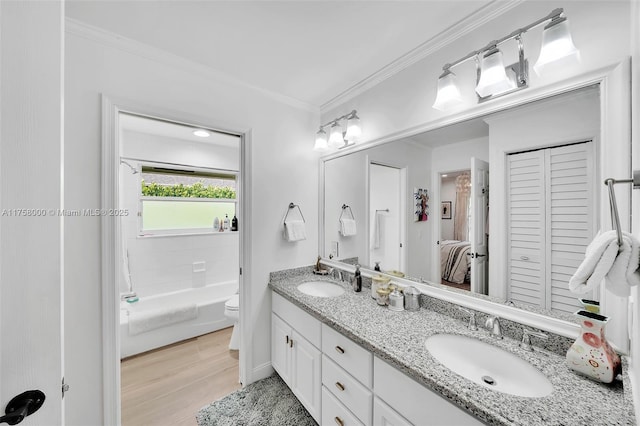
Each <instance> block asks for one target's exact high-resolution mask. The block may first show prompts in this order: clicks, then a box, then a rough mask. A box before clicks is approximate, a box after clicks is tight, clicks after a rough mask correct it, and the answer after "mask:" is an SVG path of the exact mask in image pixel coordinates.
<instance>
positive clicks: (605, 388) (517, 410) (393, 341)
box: [269, 269, 636, 426]
mask: <svg viewBox="0 0 640 426" xmlns="http://www.w3.org/2000/svg"><path fill="white" fill-rule="evenodd" d="M310 271H311V269H298V270H291V271H282V272H278V273H273V274H272V275H271V280H270V282H269V286H270V287H271V289H272V290H273V291H275V292H276V293H278V294H280V295H281V296H283V297H284V298H286V299H288V300H289V301H291V302H293V303H294V304H295V305H297V306H299V307H300V308H302V309H303V310H305V311H306V312H308V313H310V314H311V315H312V316H314V317H315V318H318V319H319V320H320V321H322V322H323V323H325V324H327V325H329V326H331V327H332V328H334V329H335V330H337V331H339V332H340V333H342V334H344V335H345V336H347V337H349V338H351V339H352V340H353V341H355V342H356V343H358V344H360V345H361V346H363V347H364V348H366V349H368V350H370V351H371V352H373V354H374V355H376V356H377V357H379V358H380V359H383V360H385V361H387V362H388V363H390V364H392V365H393V366H395V367H396V368H398V369H399V370H401V371H403V372H404V373H406V374H407V375H409V376H410V377H412V378H413V379H414V380H417V381H418V382H420V383H422V384H423V385H425V386H427V387H428V388H430V389H432V390H434V391H435V392H437V393H439V394H441V395H442V396H443V397H445V398H447V399H448V400H450V401H451V402H452V403H454V404H456V405H458V406H459V407H460V408H462V409H465V410H467V411H468V412H470V413H471V414H473V415H474V416H476V417H478V418H479V419H481V420H482V421H484V422H486V423H488V424H495V425H527V426H531V425H545V426H546V425H569V424H574V425H634V424H636V423H635V415H634V410H633V404H632V402H631V401H632V399H631V389H630V388H629V389H627V390H626V391H625V386H624V385H627V383H628V380H627V379H628V377H625V380H624V385H623V382H622V381H619V380H617V381H615V382H614V383H613V384H609V385H607V384H601V383H598V382H595V381H593V380H590V379H587V378H584V377H581V376H579V375H577V374H576V373H574V372H573V371H572V370H570V369H569V368H568V367H567V365H566V363H565V359H564V357H563V356H559V355H557V354H555V353H552V352H548V351H546V350H543V349H539V348H537V347H536V348H535V349H536V350H535V351H534V352H528V351H525V350H523V349H521V348H520V347H519V346H518V342H517V341H515V340H513V339H509V338H506V337H505V338H504V339H503V340H499V339H495V338H494V337H492V336H491V335H490V334H489V332H488V331H486V330H484V329H482V328H480V329H479V330H478V331H470V330H469V329H468V328H467V327H466V323H465V322H462V321H460V320H457V319H454V318H452V317H449V316H446V315H443V314H439V313H437V312H433V311H430V310H429V309H427V308H424V307H423V308H421V309H420V310H419V311H418V312H408V311H402V312H393V311H390V310H389V309H388V308H386V307H381V306H378V305H377V303H376V301H375V300H374V299H373V298H371V293H370V291H369V289H368V288H363V290H362V292H360V293H355V292H354V291H353V290H352V289H351V287H350V286H348V285H347V284H346V283H344V282H336V281H334V280H332V279H330V278H326V277H320V276H317V275H313V274H312V273H311V272H310ZM311 280H314V281H320V280H326V281H331V282H333V283H337V284H339V285H341V286H343V287H344V288H345V290H346V291H345V293H344V294H343V295H341V296H338V297H333V298H320V297H313V296H308V295H306V294H304V293H302V292H300V291H299V290H298V289H297V285H298V284H300V283H303V282H305V281H311ZM439 333H451V334H460V335H466V336H471V337H474V338H476V339H479V340H482V341H485V342H487V343H490V344H493V345H495V346H498V347H501V348H503V349H505V350H507V351H509V352H511V353H514V354H516V355H518V356H519V357H521V358H522V359H525V360H526V361H528V362H529V363H531V364H532V365H533V366H535V367H536V368H537V369H538V370H540V371H541V372H542V373H544V374H545V375H546V376H547V377H548V378H549V380H550V381H551V383H552V384H553V388H554V390H553V392H552V393H551V394H550V395H549V396H546V397H543V398H527V397H518V396H514V395H510V394H505V393H501V392H497V391H494V390H490V389H488V388H486V387H484V386H481V385H479V384H476V383H474V382H472V381H470V380H467V379H465V378H464V377H462V376H459V375H457V374H456V373H454V372H453V371H451V370H449V369H447V368H446V367H444V366H443V365H442V364H440V363H439V362H438V361H437V360H436V359H435V358H433V357H432V356H431V354H430V353H429V351H428V350H427V349H426V348H425V346H424V342H425V340H426V339H427V337H429V336H431V335H434V334H439ZM470 356H471V355H470ZM623 364H625V365H626V362H625V363H623ZM624 376H626V373H625V374H624Z"/></svg>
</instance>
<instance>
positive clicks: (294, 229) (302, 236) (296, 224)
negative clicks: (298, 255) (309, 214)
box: [284, 220, 307, 241]
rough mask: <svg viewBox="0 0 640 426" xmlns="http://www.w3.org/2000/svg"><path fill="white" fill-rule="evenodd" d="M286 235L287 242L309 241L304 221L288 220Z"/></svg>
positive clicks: (285, 228) (285, 225) (285, 224)
mask: <svg viewBox="0 0 640 426" xmlns="http://www.w3.org/2000/svg"><path fill="white" fill-rule="evenodd" d="M284 234H285V239H286V240H287V241H300V240H306V239H307V231H306V228H305V225H304V221H302V220H287V221H285V222H284Z"/></svg>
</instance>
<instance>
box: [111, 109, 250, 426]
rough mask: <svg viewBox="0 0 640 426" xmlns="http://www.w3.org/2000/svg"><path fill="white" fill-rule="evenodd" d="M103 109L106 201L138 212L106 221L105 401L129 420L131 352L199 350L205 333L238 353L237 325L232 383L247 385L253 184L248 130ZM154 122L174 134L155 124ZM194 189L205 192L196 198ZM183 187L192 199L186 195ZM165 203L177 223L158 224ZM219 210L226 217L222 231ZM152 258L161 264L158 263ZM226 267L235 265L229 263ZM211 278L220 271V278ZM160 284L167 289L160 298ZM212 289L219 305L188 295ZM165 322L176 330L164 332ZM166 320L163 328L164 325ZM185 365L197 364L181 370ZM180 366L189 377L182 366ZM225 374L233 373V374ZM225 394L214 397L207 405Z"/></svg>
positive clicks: (114, 418) (116, 415)
mask: <svg viewBox="0 0 640 426" xmlns="http://www.w3.org/2000/svg"><path fill="white" fill-rule="evenodd" d="M104 111H105V115H104V121H103V123H104V124H103V126H104V130H105V137H104V139H103V147H104V151H103V152H104V156H103V158H104V167H103V194H104V196H103V206H108V207H109V208H112V209H113V211H122V212H125V211H126V212H129V213H130V215H126V214H121V215H115V216H107V217H104V218H103V265H104V268H103V295H104V297H103V305H104V309H103V312H104V314H103V324H104V333H103V336H104V337H103V341H104V347H105V348H107V350H106V351H105V368H104V379H105V404H106V406H111V407H113V410H107V411H106V412H105V422H106V423H109V424H116V423H120V422H121V421H123V420H124V419H123V418H122V414H123V412H124V410H123V405H122V401H121V386H122V382H121V358H123V357H127V356H129V357H130V356H131V355H133V356H139V355H136V354H138V353H144V354H152V356H157V354H154V352H157V353H160V352H163V350H164V349H167V348H169V349H171V348H173V347H174V346H184V347H187V346H195V347H196V350H197V351H199V350H200V349H197V348H198V347H199V346H201V345H199V344H196V345H193V344H189V342H192V341H194V340H195V341H198V340H200V341H202V339H203V338H201V337H199V336H204V335H208V334H210V333H214V334H215V335H216V336H217V337H216V341H218V343H219V342H220V339H222V340H225V343H223V344H222V346H223V348H224V350H225V353H227V354H231V353H232V352H233V351H230V350H229V346H228V344H229V340H230V339H231V335H232V330H234V329H236V330H237V333H238V334H239V337H240V338H239V339H238V341H239V343H238V349H239V351H235V356H229V357H228V358H230V359H231V360H232V361H231V362H233V363H235V365H236V367H235V372H236V373H235V374H233V373H231V375H233V376H235V377H233V378H232V383H231V386H229V388H232V387H237V386H240V383H242V382H243V380H242V379H243V377H244V375H245V374H246V373H245V372H246V365H247V364H248V363H249V362H250V359H248V355H247V353H246V352H247V351H246V350H244V349H245V348H246V347H247V342H246V339H244V338H243V336H244V333H241V332H240V331H239V329H240V328H241V327H242V326H243V323H245V324H246V321H243V319H242V310H240V309H239V306H241V305H242V303H243V301H244V300H247V297H248V296H247V295H246V294H245V293H246V292H247V290H248V289H246V288H245V287H244V286H243V285H242V280H243V277H242V275H241V271H242V268H241V266H242V263H243V258H244V256H243V249H244V247H246V246H247V245H246V239H247V238H249V236H248V232H247V230H245V229H244V226H243V225H244V223H245V222H244V210H245V209H244V193H245V190H246V188H245V186H244V181H245V180H244V164H245V159H244V152H245V151H244V150H245V147H244V135H243V134H242V133H240V132H234V131H227V130H219V129H218V128H216V127H215V126H211V125H203V124H202V123H204V121H202V120H200V121H198V120H184V119H179V118H178V119H175V118H173V119H167V118H158V117H159V115H160V114H157V113H155V112H154V111H151V110H149V109H148V108H146V107H128V108H123V107H121V106H119V105H116V104H113V103H112V102H111V101H110V100H109V99H107V98H104ZM132 117H133V118H136V119H138V120H140V121H144V125H142V127H140V128H137V129H131V128H130V127H127V126H130V124H131V123H128V120H130V119H131V118H132ZM165 117H175V115H172V114H167V115H165ZM138 124H140V123H138ZM155 126H157V127H158V128H160V129H162V130H164V131H167V130H169V133H162V132H160V131H155V130H152V129H153V128H155ZM133 130H135V131H133ZM196 130H197V131H199V132H198V133H200V132H207V133H209V134H210V136H212V137H213V138H214V139H215V142H211V141H209V142H201V141H200V140H197V139H195V138H197V137H198V136H197V135H194V133H195V131H196ZM171 131H183V132H184V131H187V132H188V133H189V134H190V135H191V136H190V137H187V136H184V137H177V136H176V134H172V133H171ZM203 139H204V138H203ZM212 147H213V148H212ZM212 150H213V152H215V155H213V154H212V152H211V151H212ZM154 179H155V181H154ZM194 180H196V181H198V182H194ZM145 181H146V183H145ZM125 182H128V187H127V189H125V186H123V185H124V184H125ZM213 187H217V188H213ZM167 191H168V192H167ZM172 191H173V192H172ZM180 191H183V193H180ZM194 191H195V192H199V194H198V195H197V196H196V197H191V195H192V193H193V192H194ZM184 192H186V193H188V194H190V195H189V196H187V197H185V196H184ZM211 194H213V195H211ZM193 198H198V199H197V200H196V199H193ZM125 200H126V201H125ZM158 208H160V210H161V211H162V210H164V212H165V213H166V214H165V215H164V216H163V215H162V214H161V215H160V216H161V217H160V218H161V219H163V220H164V219H170V220H169V222H168V224H167V222H163V220H159V221H158V220H157V219H158V211H157V209H158ZM154 215H155V221H154V220H153V219H154V217H153V216H154ZM214 216H215V217H218V222H219V227H218V228H217V230H216V231H214V226H213V225H214V218H213V217H214ZM234 219H235V220H234ZM185 220H186V221H185ZM234 225H237V226H234ZM232 226H234V229H235V230H233V231H232V230H231V227H232ZM125 233H126V235H125ZM183 240H184V241H183ZM187 240H189V241H187ZM183 243H184V244H183ZM211 244H213V245H215V246H217V249H218V252H217V254H214V255H213V257H211V254H210V253H209V252H210V251H212V250H213V247H211ZM176 249H177V250H176ZM183 249H184V250H183ZM220 249H222V250H220ZM194 253H196V254H195V255H194ZM198 253H199V254H198ZM145 255H146V256H145ZM194 256H195V257H194ZM207 256H208V257H207ZM153 262H156V263H158V262H159V264H157V265H155V266H154V265H153ZM176 262H178V263H182V265H177V264H176ZM227 264H229V265H231V266H230V267H229V268H226V267H225V266H226V265H227ZM145 273H147V274H146V275H145ZM212 276H214V277H216V279H215V280H213V281H212V279H211V277H212ZM222 278H224V279H222ZM214 287H215V288H214ZM156 290H158V293H160V294H155V293H154V292H155V291H156ZM207 291H210V292H211V293H212V295H211V296H214V297H202V294H201V295H200V296H198V297H196V299H198V300H210V301H212V302H211V303H207V306H200V305H201V303H199V302H197V303H195V306H194V302H193V299H188V300H187V299H185V297H186V293H191V292H207ZM162 295H164V296H168V297H161V296H162ZM233 297H235V299H236V301H237V302H236V305H237V306H238V308H236V312H235V316H232V315H226V311H227V306H226V305H227V302H228V301H229V299H231V298H233ZM162 299H164V300H162ZM146 308H149V309H151V312H152V313H153V315H152V317H153V318H152V319H153V321H146V320H144V319H143V320H142V321H138V322H137V325H136V326H135V327H134V328H135V330H133V333H132V325H133V324H134V322H132V321H131V315H132V314H135V312H136V310H142V309H146ZM146 313H147V314H149V315H151V313H149V312H146ZM121 314H123V315H121ZM123 317H125V318H126V317H129V318H127V319H128V321H125V322H123V321H122V318H123ZM143 317H144V315H143ZM156 320H159V321H158V322H156ZM165 320H168V322H169V323H170V324H168V326H169V328H164V325H166V323H167V321H165ZM158 323H161V324H162V325H163V327H162V328H161V327H157V325H158ZM234 324H235V327H234ZM140 325H142V329H140V327H139V326H140ZM216 330H219V331H216ZM125 333H127V334H129V335H131V336H129V337H132V339H130V341H129V342H128V344H127V347H125V345H123V344H121V338H122V337H123V335H124V334H125ZM216 333H217V334H216ZM156 338H159V339H160V340H158V339H156ZM167 339H169V340H167ZM185 343H186V344H185ZM149 345H151V346H149ZM166 345H168V346H166ZM158 347H160V349H157V348H158ZM124 350H126V351H128V352H127V353H126V354H125V352H122V351H124ZM249 352H250V350H249ZM249 356H250V354H249ZM186 357H189V355H186ZM191 360H192V361H193V357H192V358H191ZM186 369H192V367H185V368H184V369H182V371H185V370H186ZM175 372H176V374H182V373H181V369H179V368H178V369H175ZM225 376H226V377H227V378H228V377H229V373H228V372H227V373H225ZM202 377H204V376H202ZM202 377H201V378H202ZM219 396H220V395H213V394H212V395H211V400H210V401H207V402H211V401H213V400H214V399H217V398H218V397H219ZM145 397H148V396H145ZM194 415H195V412H193V413H190V416H191V417H192V416H194ZM106 419H111V420H109V421H107V420H106Z"/></svg>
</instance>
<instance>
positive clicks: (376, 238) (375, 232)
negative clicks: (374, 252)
mask: <svg viewBox="0 0 640 426" xmlns="http://www.w3.org/2000/svg"><path fill="white" fill-rule="evenodd" d="M381 214H382V212H381V211H377V212H376V216H375V218H374V222H375V223H374V227H373V228H374V229H373V248H374V249H377V248H380V215H381Z"/></svg>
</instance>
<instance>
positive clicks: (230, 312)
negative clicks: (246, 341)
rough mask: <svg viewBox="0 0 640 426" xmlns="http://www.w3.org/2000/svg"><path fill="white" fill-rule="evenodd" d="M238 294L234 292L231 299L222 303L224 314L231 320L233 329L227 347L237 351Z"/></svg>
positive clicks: (238, 343) (238, 337)
mask: <svg viewBox="0 0 640 426" xmlns="http://www.w3.org/2000/svg"><path fill="white" fill-rule="evenodd" d="M239 311H240V295H239V294H234V295H233V296H231V299H229V300H227V301H226V302H225V303H224V316H225V317H227V318H229V319H232V320H233V331H232V332H231V340H230V341H229V349H230V350H232V351H237V350H238V349H240V342H239V339H240V336H239V334H240V332H239V331H238V318H239V317H240V313H239Z"/></svg>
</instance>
